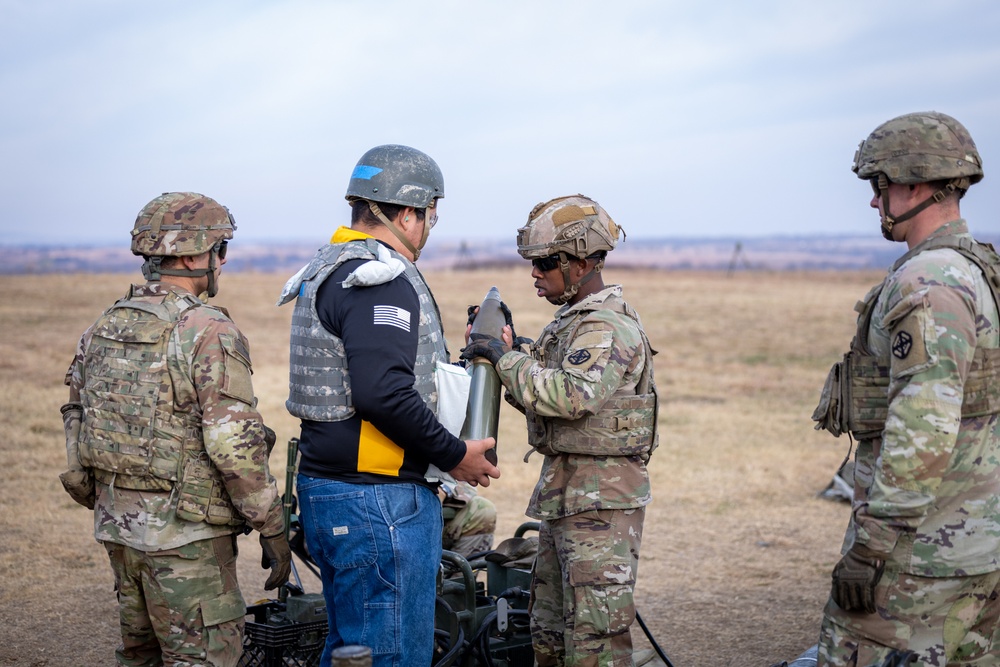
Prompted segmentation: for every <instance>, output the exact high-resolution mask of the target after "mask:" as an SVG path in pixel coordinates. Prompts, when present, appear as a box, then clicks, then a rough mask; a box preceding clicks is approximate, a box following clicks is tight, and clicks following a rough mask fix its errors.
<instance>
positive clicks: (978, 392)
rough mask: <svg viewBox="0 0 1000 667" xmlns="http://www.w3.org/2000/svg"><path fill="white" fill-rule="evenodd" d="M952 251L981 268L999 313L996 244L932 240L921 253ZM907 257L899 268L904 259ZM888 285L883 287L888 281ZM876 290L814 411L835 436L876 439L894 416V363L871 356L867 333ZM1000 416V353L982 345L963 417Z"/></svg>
mask: <svg viewBox="0 0 1000 667" xmlns="http://www.w3.org/2000/svg"><path fill="white" fill-rule="evenodd" d="M938 248H951V249H952V250H954V251H956V252H958V253H959V254H961V255H962V256H964V257H965V258H966V259H968V260H969V261H970V262H972V263H973V264H975V265H976V266H978V267H979V268H980V270H982V272H983V275H985V276H986V284H987V285H989V288H990V292H991V293H992V296H993V301H994V302H995V303H996V304H997V308H998V313H1000V295H998V294H997V289H998V287H1000V272H998V271H1000V258H998V257H997V255H996V253H995V252H994V251H993V248H992V246H988V245H985V244H981V243H977V242H975V241H972V240H971V239H968V238H960V239H956V238H955V237H953V236H943V237H940V238H937V239H932V240H930V241H928V242H927V245H926V246H925V247H923V248H921V250H920V251H921V252H925V251H927V250H936V249H938ZM906 259H909V257H904V258H903V259H902V260H901V261H900V262H899V263H898V264H897V266H896V267H894V268H898V266H900V265H901V264H902V263H903V261H905V260H906ZM883 285H884V283H883ZM881 291H882V288H881V286H880V287H878V288H876V289H873V290H872V291H871V292H870V293H869V294H868V297H867V298H866V299H865V301H864V302H863V305H862V308H861V315H860V316H859V318H858V331H857V334H856V335H855V338H854V342H853V343H852V345H851V351H850V352H848V353H847V354H845V355H844V359H843V360H842V361H839V362H837V363H836V364H834V365H833V368H831V369H830V373H829V375H828V376H827V379H826V384H825V385H824V386H823V393H822V395H821V397H820V403H819V405H818V406H816V410H815V411H814V412H813V416H812V419H813V421H815V422H817V423H816V429H817V430H819V429H824V428H825V429H826V430H828V431H830V433H832V434H833V435H835V436H839V435H840V434H841V433H850V434H851V435H852V436H853V437H854V438H855V439H857V440H871V439H873V438H878V437H880V436H881V435H882V429H883V428H884V427H885V421H886V419H888V417H889V379H890V378H889V360H888V358H887V357H886V358H882V357H878V356H875V355H873V354H870V353H868V345H867V335H868V329H869V327H870V325H871V318H872V311H874V309H875V303H876V301H877V300H878V297H879V294H881ZM998 412H1000V349H998V348H982V347H977V348H976V351H975V353H974V355H973V358H972V363H971V365H970V366H969V374H968V377H967V378H966V380H965V387H964V393H963V397H962V418H963V419H968V418H971V417H982V416H984V415H991V414H996V413H998Z"/></svg>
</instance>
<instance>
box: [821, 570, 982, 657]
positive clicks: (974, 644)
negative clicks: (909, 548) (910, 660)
mask: <svg viewBox="0 0 1000 667" xmlns="http://www.w3.org/2000/svg"><path fill="white" fill-rule="evenodd" d="M875 602H876V605H877V608H878V611H876V613H874V614H865V613H851V612H845V611H844V610H842V609H841V608H840V607H838V606H837V604H836V603H835V602H834V601H833V600H832V599H831V600H829V601H828V602H827V605H826V609H825V610H824V614H823V624H822V627H821V629H820V640H819V656H818V661H817V667H824V666H826V665H830V666H832V667H843V666H848V667H868V666H869V665H877V664H881V663H882V661H883V660H884V659H885V657H886V656H887V655H888V654H889V652H890V651H892V650H893V649H904V650H910V651H914V652H915V653H917V664H919V665H921V667H946V666H948V667H951V666H958V665H962V666H970V667H971V666H973V665H975V666H977V667H987V666H990V667H995V666H996V665H1000V572H991V573H989V574H981V575H976V576H970V577H953V578H928V577H918V576H915V575H912V574H901V573H899V569H898V567H895V568H894V567H893V564H892V563H889V564H887V565H886V570H885V574H884V575H883V576H882V580H881V581H879V583H878V586H877V587H876V589H875Z"/></svg>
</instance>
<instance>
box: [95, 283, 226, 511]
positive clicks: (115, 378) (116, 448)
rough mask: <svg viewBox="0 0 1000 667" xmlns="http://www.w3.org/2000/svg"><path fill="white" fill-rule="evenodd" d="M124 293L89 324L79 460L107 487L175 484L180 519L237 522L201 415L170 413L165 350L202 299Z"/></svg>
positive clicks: (170, 386) (171, 398)
mask: <svg viewBox="0 0 1000 667" xmlns="http://www.w3.org/2000/svg"><path fill="white" fill-rule="evenodd" d="M131 297H132V292H131V290H130V291H129V294H128V295H126V296H125V298H124V299H121V300H120V301H118V302H117V303H115V305H113V306H112V307H111V308H109V309H108V310H107V311H105V313H104V314H103V315H102V316H101V318H100V319H99V320H98V321H97V322H96V323H95V324H94V326H93V328H92V334H93V337H92V338H91V341H90V344H89V345H88V347H87V349H86V351H85V355H84V358H85V362H84V363H85V364H86V366H85V374H86V375H85V377H86V380H85V382H84V386H83V387H82V388H81V390H80V401H81V403H82V404H83V412H84V419H83V424H82V428H81V431H80V462H81V463H82V464H83V465H84V466H87V467H89V468H92V469H93V471H94V477H95V478H96V479H97V481H99V482H102V483H103V484H107V485H109V486H112V487H117V488H121V489H134V490H139V491H163V492H172V491H173V490H174V488H175V487H177V488H179V494H178V501H179V502H178V510H177V516H178V517H179V518H181V519H184V520H187V521H194V522H199V521H205V522H207V523H210V524H213V525H239V524H241V523H243V519H242V518H241V517H240V516H239V514H238V513H237V512H236V511H235V509H234V508H233V506H232V503H231V502H230V500H229V495H228V494H227V493H226V491H225V487H224V485H223V483H222V478H221V476H220V474H219V471H218V470H217V469H216V468H215V466H213V465H212V463H211V461H210V460H209V458H208V454H207V453H206V452H205V445H204V441H203V438H202V429H201V415H200V414H199V413H197V412H188V413H181V412H175V411H174V407H175V393H174V384H173V379H172V378H171V375H170V370H169V364H170V363H171V360H170V359H168V357H167V348H168V346H169V344H170V338H171V334H172V333H173V330H174V327H175V326H176V324H177V321H178V320H179V319H180V318H181V316H182V315H183V314H184V313H185V312H186V311H188V310H189V309H191V308H197V307H200V306H203V305H204V304H203V303H202V302H201V301H200V300H199V299H197V298H195V297H194V296H191V295H190V294H178V293H177V292H169V293H168V294H167V296H166V298H164V300H163V302H162V303H150V302H147V301H139V300H132V298H131Z"/></svg>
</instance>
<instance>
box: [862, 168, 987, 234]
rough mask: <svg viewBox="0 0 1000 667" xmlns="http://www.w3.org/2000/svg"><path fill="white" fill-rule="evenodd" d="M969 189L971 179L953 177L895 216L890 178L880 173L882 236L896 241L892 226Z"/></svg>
mask: <svg viewBox="0 0 1000 667" xmlns="http://www.w3.org/2000/svg"><path fill="white" fill-rule="evenodd" d="M968 189H969V179H968V178H953V179H951V180H950V181H948V183H946V184H945V186H944V187H943V188H941V189H940V190H938V191H937V192H935V193H934V194H932V195H931V196H930V197H928V198H927V199H925V200H923V201H922V202H920V203H919V204H917V205H916V206H914V207H913V208H911V209H910V210H909V211H907V212H906V213H903V214H901V215H898V216H893V215H891V214H890V213H889V179H887V178H886V177H885V174H879V175H878V190H879V193H880V196H881V199H882V236H883V237H885V239H886V240H887V241H894V240H895V239H893V238H892V228H893V227H894V226H895V225H898V224H899V223H901V222H906V221H907V220H909V219H910V218H912V217H913V216H915V215H917V214H918V213H920V212H921V211H923V210H924V209H925V208H927V207H928V206H931V205H933V204H940V203H941V202H943V201H944V200H945V199H947V198H948V196H949V195H951V194H952V193H954V192H955V191H956V190H968Z"/></svg>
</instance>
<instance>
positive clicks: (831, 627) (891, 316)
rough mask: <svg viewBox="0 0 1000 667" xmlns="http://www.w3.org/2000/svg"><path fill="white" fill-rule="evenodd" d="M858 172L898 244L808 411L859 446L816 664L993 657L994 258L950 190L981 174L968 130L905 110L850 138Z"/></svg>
mask: <svg viewBox="0 0 1000 667" xmlns="http://www.w3.org/2000/svg"><path fill="white" fill-rule="evenodd" d="M854 172H855V173H856V174H857V175H858V177H859V178H862V179H866V180H869V181H870V182H871V185H872V188H873V190H874V196H873V198H872V200H871V206H872V208H876V209H878V211H879V213H880V215H881V219H882V232H883V235H884V236H885V237H886V238H887V239H889V240H892V241H897V242H905V243H906V244H907V247H908V249H909V250H908V252H907V253H906V254H905V255H903V256H902V257H901V258H900V259H899V260H898V261H897V262H896V263H895V264H894V265H893V267H892V268H891V269H890V271H889V273H888V275H887V276H886V278H885V280H884V281H883V282H882V284H881V285H878V286H876V287H875V288H874V289H873V290H872V291H871V292H870V293H869V294H868V296H867V297H866V298H865V300H864V301H863V302H860V303H859V304H858V307H857V311H858V312H859V317H858V330H857V334H856V336H855V338H854V341H853V343H852V345H851V351H850V352H849V353H848V354H847V355H846V356H845V358H844V360H843V361H842V362H839V363H838V364H836V365H835V366H834V368H833V370H832V371H831V373H830V377H829V378H828V380H827V386H826V387H825V388H824V391H823V398H822V401H821V403H820V405H819V407H818V408H817V410H816V413H815V414H814V415H813V418H814V419H815V420H816V421H818V422H819V424H818V425H817V428H827V429H828V430H830V431H831V432H832V433H834V434H835V435H839V434H840V433H842V432H845V431H846V432H849V433H850V434H851V435H852V436H853V437H854V438H855V439H856V440H857V441H858V447H857V454H856V464H855V475H854V501H853V511H852V517H851V523H850V526H849V528H848V531H847V536H846V539H845V541H844V545H843V551H842V553H843V556H842V558H841V560H840V562H839V563H838V564H837V566H836V567H835V568H834V571H833V575H832V578H833V585H832V589H831V596H830V600H829V602H828V603H827V606H826V610H825V613H824V619H823V624H822V629H821V633H820V645H819V661H818V664H819V665H838V666H839V665H851V666H854V665H858V666H861V667H866V666H867V665H871V664H876V663H879V662H881V661H882V660H884V659H885V657H886V656H887V655H888V654H889V652H890V651H891V650H893V649H900V650H907V649H908V650H912V651H914V652H915V653H916V654H917V656H918V661H919V664H921V665H928V666H931V665H934V666H937V667H945V665H983V666H985V665H997V664H1000V416H998V414H997V413H998V411H1000V377H998V372H997V369H998V368H1000V366H998V364H997V361H998V358H1000V350H998V345H1000V316H998V310H997V303H998V300H997V292H996V290H997V285H998V284H1000V274H998V268H1000V258H998V257H997V255H996V254H995V253H994V252H993V249H992V248H991V247H989V246H986V245H981V244H978V243H976V242H975V241H974V239H973V238H972V236H970V234H969V230H968V227H967V225H966V222H965V220H963V219H962V218H961V215H960V213H959V200H960V199H961V198H962V196H963V195H964V194H965V192H966V190H967V189H968V188H969V186H970V185H971V184H973V183H976V182H978V181H979V180H980V179H981V178H982V175H983V170H982V162H981V159H980V156H979V153H978V151H977V150H976V146H975V144H974V143H973V141H972V138H971V137H970V136H969V133H968V132H967V131H966V129H965V128H964V127H963V126H962V125H961V124H960V123H959V122H958V121H956V120H955V119H954V118H951V117H949V116H946V115H944V114H940V113H935V112H929V113H914V114H907V115H904V116H900V117H898V118H894V119H892V120H890V121H888V122H886V123H884V124H882V125H881V126H879V127H878V128H877V129H876V130H875V131H874V132H872V134H871V135H870V136H869V137H868V138H867V139H866V140H865V141H864V142H862V144H861V146H860V148H859V150H858V153H857V155H856V157H855V163H854Z"/></svg>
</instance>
